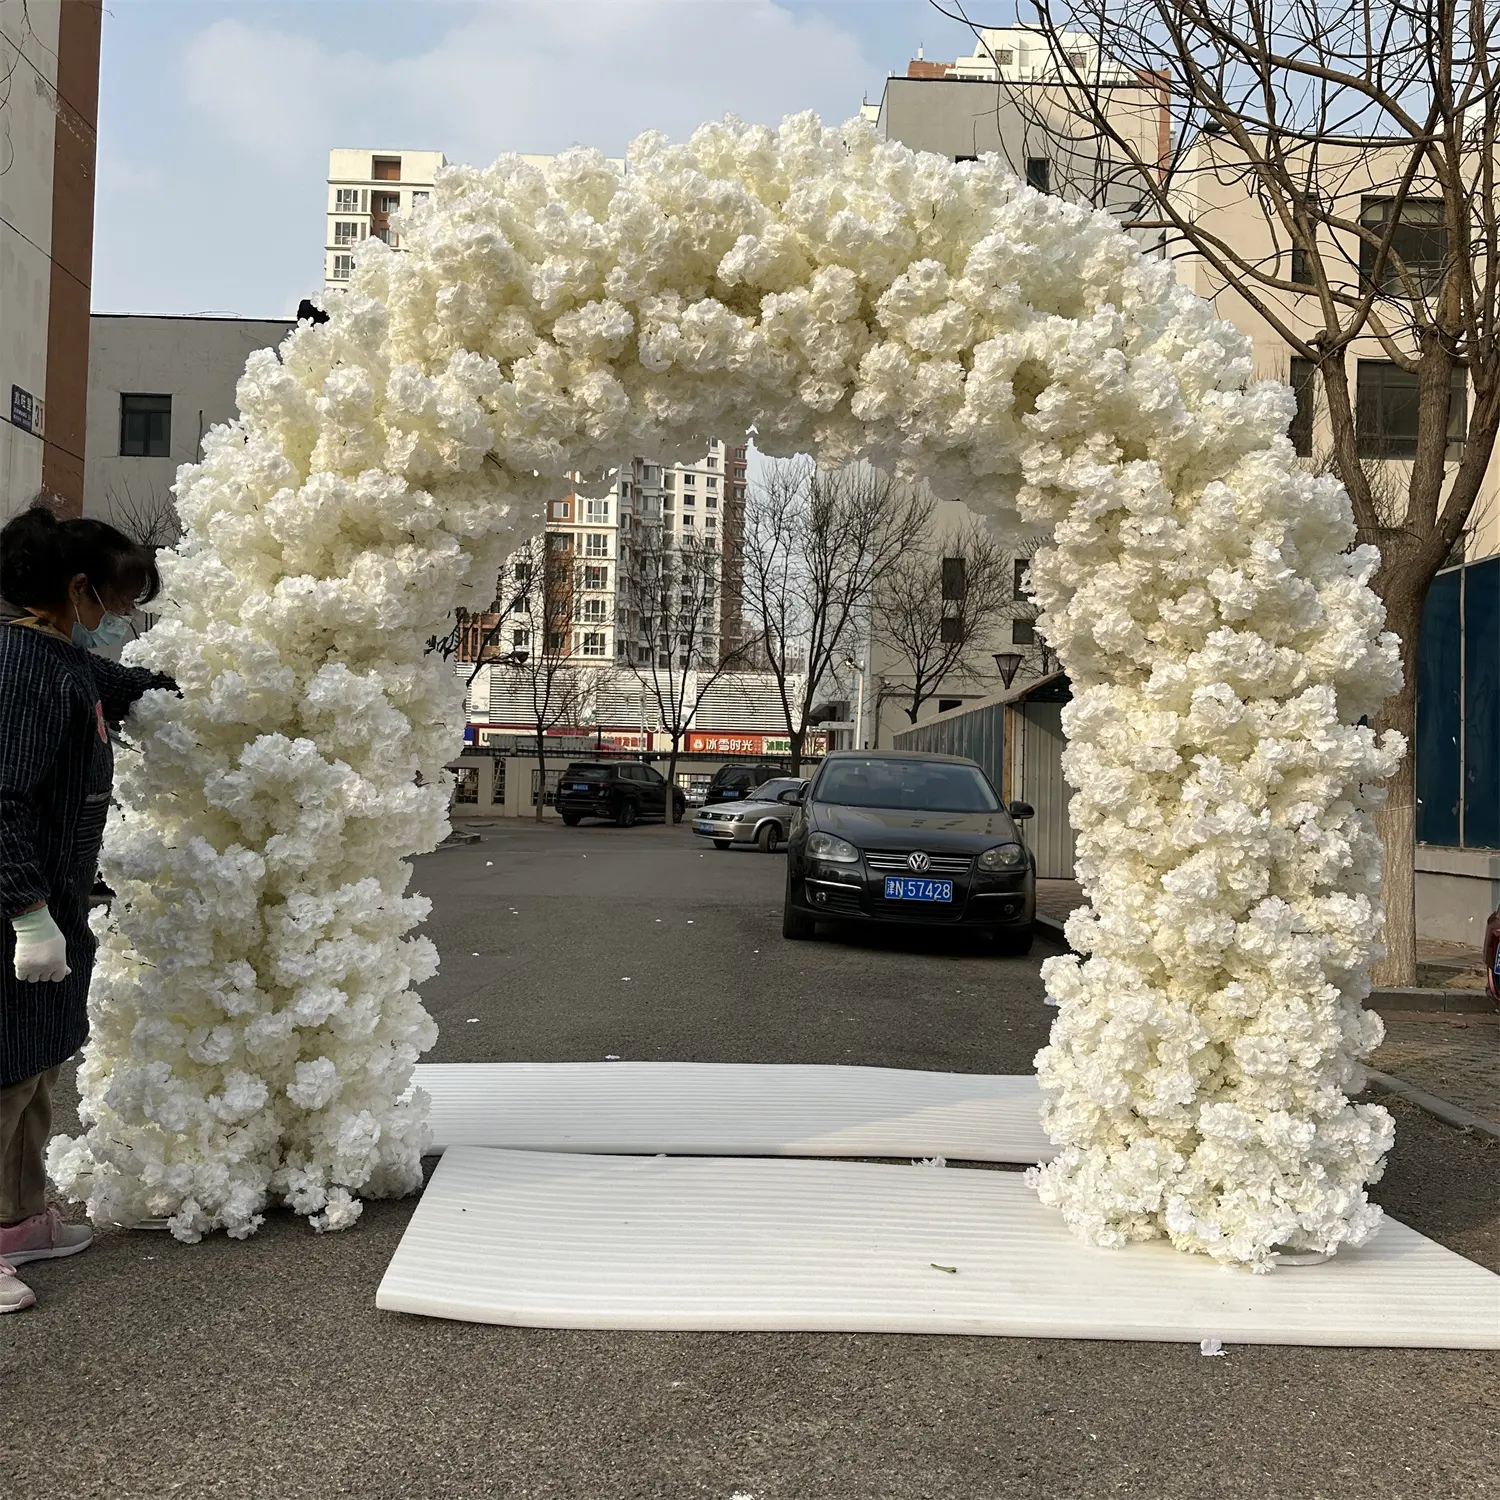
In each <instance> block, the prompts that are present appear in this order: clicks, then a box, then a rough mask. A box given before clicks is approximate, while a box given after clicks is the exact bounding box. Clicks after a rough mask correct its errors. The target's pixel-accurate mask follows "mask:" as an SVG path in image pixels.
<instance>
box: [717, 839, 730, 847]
mask: <svg viewBox="0 0 1500 1500" xmlns="http://www.w3.org/2000/svg"><path fill="white" fill-rule="evenodd" d="M733 842H734V840H733V839H715V840H714V848H715V849H727V848H728V847H729V846H730V845H731V844H732V843H733Z"/></svg>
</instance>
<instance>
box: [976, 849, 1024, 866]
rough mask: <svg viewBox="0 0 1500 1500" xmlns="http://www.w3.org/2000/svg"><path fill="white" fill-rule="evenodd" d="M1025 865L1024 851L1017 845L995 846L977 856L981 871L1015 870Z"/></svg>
mask: <svg viewBox="0 0 1500 1500" xmlns="http://www.w3.org/2000/svg"><path fill="white" fill-rule="evenodd" d="M1025 863H1026V851H1025V850H1024V849H1023V848H1022V847H1021V846H1020V845H1019V844H996V845H995V847H994V848H993V849H986V850H985V851H984V853H983V854H981V855H980V856H979V868H980V869H981V870H1016V869H1019V868H1020V867H1021V866H1022V865H1023V864H1025Z"/></svg>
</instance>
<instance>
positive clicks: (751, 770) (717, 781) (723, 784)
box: [703, 762, 786, 807]
mask: <svg viewBox="0 0 1500 1500" xmlns="http://www.w3.org/2000/svg"><path fill="white" fill-rule="evenodd" d="M785 774H786V772H784V771H783V770H782V769H781V767H780V766H770V765H766V764H764V763H759V764H756V765H748V764H745V763H743V762H741V763H738V764H735V765H730V766H720V767H719V769H718V770H717V771H715V772H714V776H713V780H712V781H710V782H709V784H708V793H707V795H706V796H705V797H704V799H703V805H704V806H705V807H712V806H713V805H714V803H715V802H743V801H744V800H745V798H746V797H748V796H749V795H750V793H751V792H753V791H754V790H755V788H756V787H758V786H760V785H762V784H763V783H764V782H767V781H769V780H771V778H772V777H773V776H784V775H785Z"/></svg>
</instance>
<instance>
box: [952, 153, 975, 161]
mask: <svg viewBox="0 0 1500 1500" xmlns="http://www.w3.org/2000/svg"><path fill="white" fill-rule="evenodd" d="M953 160H954V161H955V162H960V161H978V160H979V158H978V157H977V156H975V155H974V154H973V152H967V153H965V154H963V155H959V156H955V157H954V158H953Z"/></svg>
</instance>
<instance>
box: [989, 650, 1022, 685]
mask: <svg viewBox="0 0 1500 1500" xmlns="http://www.w3.org/2000/svg"><path fill="white" fill-rule="evenodd" d="M1023 660H1025V658H1024V657H1023V656H1022V655H1021V653H1020V652H1019V651H997V652H995V669H996V670H997V671H998V672H999V673H1000V681H1001V682H1003V683H1004V684H1005V685H1006V687H1009V686H1010V685H1011V683H1013V682H1014V681H1015V680H1016V673H1017V672H1019V671H1020V670H1021V663H1022V661H1023Z"/></svg>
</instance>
